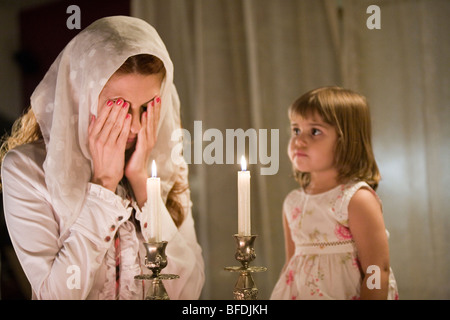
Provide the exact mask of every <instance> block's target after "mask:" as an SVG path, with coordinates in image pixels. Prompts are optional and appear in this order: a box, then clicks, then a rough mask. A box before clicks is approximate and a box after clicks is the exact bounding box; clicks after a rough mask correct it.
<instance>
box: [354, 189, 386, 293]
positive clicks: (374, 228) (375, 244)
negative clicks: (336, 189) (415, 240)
mask: <svg viewBox="0 0 450 320" xmlns="http://www.w3.org/2000/svg"><path fill="white" fill-rule="evenodd" d="M348 217H349V227H350V231H351V233H352V235H353V239H354V240H355V243H356V248H357V251H358V259H359V262H360V264H361V268H362V273H363V275H364V277H363V281H362V285H361V299H387V294H388V282H389V270H390V266H389V245H388V239H387V235H386V229H385V225H384V221H383V214H382V210H381V205H380V203H379V201H378V199H377V198H376V196H375V195H374V194H373V193H372V191H370V190H368V189H364V188H362V189H360V190H358V191H357V192H356V193H355V195H354V196H353V197H352V199H351V200H350V203H349V206H348ZM370 266H375V267H371V268H369V267H370ZM368 268H369V269H368ZM374 270H375V271H374Z"/></svg>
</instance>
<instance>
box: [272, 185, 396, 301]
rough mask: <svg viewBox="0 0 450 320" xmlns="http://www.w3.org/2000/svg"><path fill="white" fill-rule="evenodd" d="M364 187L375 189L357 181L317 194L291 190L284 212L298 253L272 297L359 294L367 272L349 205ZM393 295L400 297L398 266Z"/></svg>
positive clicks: (347, 296)
mask: <svg viewBox="0 0 450 320" xmlns="http://www.w3.org/2000/svg"><path fill="white" fill-rule="evenodd" d="M360 188H368V189H369V190H371V191H373V190H372V189H371V188H370V187H369V185H368V184H366V183H365V182H356V183H351V184H347V185H339V186H337V187H335V188H334V189H331V190H329V191H327V192H324V193H320V194H315V195H307V194H305V193H304V192H303V191H302V190H300V189H296V190H293V191H292V192H291V193H289V195H288V196H287V197H286V199H285V201H284V204H283V212H284V214H285V215H286V218H287V222H288V225H289V229H290V232H291V237H292V240H293V242H294V243H295V253H294V255H293V256H292V258H291V259H290V261H289V263H288V264H287V266H286V267H285V268H284V269H283V271H282V272H281V275H280V278H279V280H278V282H277V283H276V285H275V287H274V290H273V292H272V295H271V299H279V300H281V299H283V300H285V299H286V300H287V299H293V300H295V299H309V300H311V299H341V300H343V299H359V295H360V288H361V283H362V277H361V271H360V266H359V261H358V257H357V251H356V246H355V244H354V241H353V239H352V234H351V233H350V229H349V227H348V204H349V202H350V199H351V198H352V196H353V195H354V194H355V193H356V191H357V190H359V189H360ZM373 192H374V191H373ZM374 194H375V192H374ZM374 290H375V289H374ZM388 299H398V291H397V284H396V281H395V278H394V275H393V273H392V270H391V271H390V276H389V289H388Z"/></svg>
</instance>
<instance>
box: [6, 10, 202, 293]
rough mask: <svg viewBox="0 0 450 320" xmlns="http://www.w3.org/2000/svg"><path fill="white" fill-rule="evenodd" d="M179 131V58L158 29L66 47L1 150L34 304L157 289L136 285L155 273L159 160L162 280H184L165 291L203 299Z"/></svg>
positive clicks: (103, 30) (102, 29) (114, 28)
mask: <svg viewBox="0 0 450 320" xmlns="http://www.w3.org/2000/svg"><path fill="white" fill-rule="evenodd" d="M180 126H181V123H180V104H179V100H178V95H177V92H176V89H175V86H174V84H173V65H172V61H171V60H170V57H169V54H168V52H167V50H166V48H165V46H164V43H163V42H162V40H161V38H160V37H159V35H158V34H157V32H156V30H155V29H154V28H153V27H151V26H150V25H149V24H147V23H146V22H144V21H142V20H140V19H137V18H132V17H125V16H117V17H107V18H103V19H100V20H98V21H96V22H94V23H93V24H91V25H90V26H89V27H87V28H86V29H85V30H83V31H82V32H80V33H79V34H78V35H77V36H76V37H75V38H74V39H73V40H72V41H71V42H70V43H69V44H68V45H67V46H66V47H65V49H64V50H63V51H62V52H61V54H60V55H59V56H58V58H57V59H56V61H55V62H54V63H53V65H52V66H51V68H50V69H49V71H48V72H47V74H46V75H45V77H44V79H43V80H42V81H41V83H40V84H39V86H38V87H37V88H36V90H35V91H34V93H33V95H32V97H31V109H29V111H28V112H27V113H26V114H25V115H24V116H23V117H22V118H21V119H19V120H18V121H17V122H16V124H15V126H14V128H13V130H12V134H11V136H10V137H9V138H8V139H7V140H6V141H5V143H4V144H3V146H2V160H3V162H2V171H1V173H2V187H3V190H2V191H3V200H4V211H5V218H6V222H7V227H8V231H9V234H10V237H11V241H12V244H13V246H14V249H15V251H16V253H17V256H18V259H19V261H20V263H21V265H22V267H23V269H24V271H25V274H26V276H27V277H28V280H29V281H30V283H31V287H32V293H33V298H34V299H143V298H144V297H145V294H146V292H147V290H148V287H149V281H145V282H143V281H138V280H135V279H134V277H135V276H136V275H138V274H142V273H151V271H150V270H148V269H147V268H146V267H145V248H144V246H143V242H145V241H148V239H149V238H148V230H149V229H150V226H149V225H148V224H147V222H146V221H143V220H142V216H143V214H142V209H143V207H145V205H146V203H147V194H146V180H147V178H148V177H149V174H150V169H149V166H150V163H151V161H150V160H153V159H154V160H155V161H156V164H157V169H158V177H160V179H161V202H162V203H164V204H165V206H164V204H162V205H161V208H162V210H161V216H162V217H161V224H162V240H166V241H168V245H167V250H166V254H167V257H168V265H167V267H166V268H165V269H164V272H165V273H173V274H177V275H179V276H180V278H179V279H176V280H172V281H168V282H167V283H165V287H166V289H167V292H168V295H169V297H170V298H171V299H197V298H198V297H199V296H200V293H201V290H202V287H203V283H204V264H203V258H202V253H201V248H200V245H199V244H198V242H197V238H196V234H195V228H194V220H193V218H192V212H191V201H190V193H189V187H188V175H187V174H188V172H187V165H186V163H182V164H180V165H177V164H175V163H174V162H173V161H171V154H172V148H173V146H174V144H175V143H176V142H174V141H172V140H171V134H172V132H173V130H175V129H177V128H180ZM7 151H8V153H7V154H6V156H5V153H6V152H7ZM3 157H4V158H3Z"/></svg>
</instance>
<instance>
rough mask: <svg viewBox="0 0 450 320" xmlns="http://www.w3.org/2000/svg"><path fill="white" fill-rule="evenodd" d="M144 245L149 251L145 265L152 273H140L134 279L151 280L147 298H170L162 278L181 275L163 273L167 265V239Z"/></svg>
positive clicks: (173, 277) (171, 278)
mask: <svg viewBox="0 0 450 320" xmlns="http://www.w3.org/2000/svg"><path fill="white" fill-rule="evenodd" d="M144 246H145V250H146V252H147V255H146V257H145V266H146V267H147V268H148V269H150V270H151V271H152V274H139V275H136V276H135V277H134V279H136V280H149V281H151V283H150V288H149V290H148V291H147V295H146V297H145V300H170V298H169V295H168V294H167V291H166V288H165V287H164V284H163V282H162V280H173V279H177V278H179V276H178V275H176V274H161V270H162V269H164V268H165V267H166V266H167V256H166V246H167V241H161V242H144Z"/></svg>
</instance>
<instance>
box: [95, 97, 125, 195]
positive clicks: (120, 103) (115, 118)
mask: <svg viewBox="0 0 450 320" xmlns="http://www.w3.org/2000/svg"><path fill="white" fill-rule="evenodd" d="M129 106H130V105H129V103H127V102H125V101H124V100H123V99H118V100H117V101H116V102H115V103H114V101H111V100H108V101H107V103H106V104H105V105H104V106H103V107H102V108H101V109H100V112H99V115H98V118H95V116H92V119H91V122H90V124H89V130H88V134H89V140H88V143H89V151H90V152H91V156H92V161H93V164H94V169H93V173H92V178H91V182H92V183H96V184H99V185H101V186H103V187H105V188H107V189H109V190H111V191H113V192H115V191H116V188H117V185H118V184H119V182H120V180H121V179H122V177H123V174H124V165H125V147H126V143H127V138H128V135H129V132H130V126H131V115H129V114H128V109H129Z"/></svg>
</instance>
